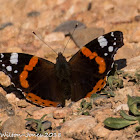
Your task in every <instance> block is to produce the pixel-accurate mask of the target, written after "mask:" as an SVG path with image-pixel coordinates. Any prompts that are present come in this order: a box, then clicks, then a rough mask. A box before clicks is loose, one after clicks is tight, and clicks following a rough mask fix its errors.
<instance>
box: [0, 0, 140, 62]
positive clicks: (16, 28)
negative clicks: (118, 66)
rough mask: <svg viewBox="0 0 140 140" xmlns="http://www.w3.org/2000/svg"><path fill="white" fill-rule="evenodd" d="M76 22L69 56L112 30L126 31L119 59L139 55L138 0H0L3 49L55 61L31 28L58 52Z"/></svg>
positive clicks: (69, 46) (0, 34) (1, 46)
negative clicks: (76, 26) (76, 25)
mask: <svg viewBox="0 0 140 140" xmlns="http://www.w3.org/2000/svg"><path fill="white" fill-rule="evenodd" d="M77 22H79V25H78V28H77V30H76V31H75V32H74V34H73V35H72V39H73V40H71V41H70V42H69V43H68V45H67V48H66V51H65V54H64V55H66V56H67V57H70V56H71V55H72V54H74V53H75V52H76V51H77V50H78V47H81V46H83V45H84V44H85V43H87V42H89V41H90V40H92V39H94V38H95V37H98V36H99V35H102V34H104V33H107V32H110V31H113V30H120V31H122V32H123V33H124V43H125V47H122V48H121V49H120V50H119V52H118V53H117V55H116V59H119V58H122V57H123V58H127V59H129V58H132V57H134V56H139V55H140V1H139V0H127V1H123V0H106V1H104V0H0V52H23V53H29V54H33V55H37V56H39V57H43V58H47V59H48V58H49V59H52V60H53V59H54V58H56V55H55V54H54V53H53V52H52V51H51V50H50V49H49V48H48V47H47V46H46V45H45V44H44V43H42V42H41V41H40V40H38V39H37V37H35V36H34V35H33V34H32V31H34V32H36V34H37V35H38V36H40V37H41V38H42V39H43V40H44V41H45V42H46V43H47V44H49V45H50V46H51V47H52V48H53V49H55V50H56V51H57V52H59V51H62V50H63V48H64V47H65V45H66V43H67V41H68V39H69V32H70V33H71V32H72V31H73V30H74V26H75V24H76V23H77ZM77 46H78V47H77Z"/></svg>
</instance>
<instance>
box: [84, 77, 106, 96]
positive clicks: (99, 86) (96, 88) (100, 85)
mask: <svg viewBox="0 0 140 140" xmlns="http://www.w3.org/2000/svg"><path fill="white" fill-rule="evenodd" d="M106 79H107V78H106V77H105V78H104V79H101V80H99V81H98V82H97V84H96V85H95V86H94V87H93V90H92V91H91V92H89V93H88V94H87V95H86V97H90V96H91V95H92V94H93V93H96V92H97V91H100V90H101V89H102V88H103V87H104V86H105V85H106ZM86 97H85V98H86Z"/></svg>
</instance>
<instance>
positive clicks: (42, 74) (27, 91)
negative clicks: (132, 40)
mask: <svg viewBox="0 0 140 140" xmlns="http://www.w3.org/2000/svg"><path fill="white" fill-rule="evenodd" d="M123 45H124V44H123V33H122V32H120V31H112V32H110V33H107V34H105V35H102V36H100V37H98V38H96V39H94V40H92V41H91V42H89V43H88V44H86V45H85V46H83V47H82V48H81V49H80V50H79V51H78V52H77V53H76V54H74V55H73V56H72V57H71V59H70V60H69V61H67V60H66V58H65V57H64V56H63V54H62V53H61V52H59V53H58V56H57V58H56V63H55V64H54V63H52V62H50V61H48V60H45V59H43V58H39V57H37V56H33V55H29V54H24V53H0V71H3V72H4V73H5V74H6V75H8V76H9V77H10V79H11V81H12V86H9V88H7V89H10V90H7V92H12V91H15V90H17V91H20V92H21V93H22V94H23V95H24V97H25V98H26V99H27V100H28V101H30V102H32V103H34V104H36V105H39V106H59V105H62V106H63V105H65V100H68V99H71V100H72V101H78V100H80V99H81V98H85V97H90V96H91V95H92V94H94V93H96V92H98V91H100V90H101V89H102V88H104V87H105V85H106V82H107V75H108V73H109V71H110V70H111V68H112V67H113V63H114V55H115V54H116V52H117V50H118V49H119V48H121V47H122V46H123ZM13 87H14V88H13ZM5 89H6V88H5Z"/></svg>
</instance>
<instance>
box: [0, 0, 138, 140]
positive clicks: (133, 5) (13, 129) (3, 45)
mask: <svg viewBox="0 0 140 140" xmlns="http://www.w3.org/2000/svg"><path fill="white" fill-rule="evenodd" d="M75 20H76V21H79V25H80V26H79V27H80V28H79V29H77V30H76V31H75V33H74V35H73V36H72V37H73V40H71V41H70V42H69V43H68V45H67V47H66V50H65V53H64V55H65V56H66V58H67V59H69V58H70V57H71V56H72V55H73V54H74V53H76V52H77V51H78V50H79V48H78V47H82V46H83V45H84V44H86V43H87V42H89V41H90V40H92V39H94V38H96V37H98V36H100V35H102V34H104V33H108V32H110V31H115V30H119V31H122V32H123V35H124V46H123V47H122V48H120V49H119V50H118V52H117V54H116V55H115V60H116V63H117V64H118V67H119V69H121V70H123V71H124V72H125V73H129V74H130V75H131V77H132V79H133V80H132V79H130V77H127V76H126V77H125V76H122V75H121V74H120V75H119V77H120V79H122V80H123V85H124V86H123V88H119V87H118V88H117V90H115V91H114V92H115V96H114V97H110V98H107V97H104V96H103V97H101V98H97V99H96V100H92V105H91V106H92V108H91V109H90V110H88V109H87V111H88V113H89V114H88V116H86V115H83V112H82V111H83V110H81V107H80V104H81V101H82V99H81V100H80V101H78V102H76V103H73V104H72V105H71V106H68V107H64V108H55V107H46V108H41V107H37V106H35V105H33V104H31V103H29V102H27V101H26V100H25V99H19V98H17V97H16V96H15V94H13V93H11V94H7V93H6V92H5V91H4V90H3V88H0V94H1V95H0V101H1V102H0V122H1V123H0V132H1V133H0V139H2V138H1V134H7V135H8V134H23V135H22V136H21V135H15V136H14V137H18V138H19V139H21V140H22V139H23V140H24V139H25V138H28V140H30V139H36V140H40V139H41V140H43V139H50V138H52V139H53V140H57V139H58V140H59V139H64V140H74V139H79V140H89V139H93V140H97V139H99V140H115V139H117V140H128V139H129V140H130V139H136V140H138V139H140V132H136V131H135V127H136V126H138V123H136V124H134V125H130V126H128V127H125V128H124V129H120V130H112V129H108V128H107V127H105V126H104V123H103V122H104V120H105V119H106V118H108V117H119V118H120V113H119V111H120V110H121V109H123V110H125V111H127V112H128V111H129V108H128V105H127V95H128V94H129V95H130V96H139V97H140V86H139V84H138V83H137V81H134V80H136V77H135V76H134V75H135V72H137V71H138V70H140V1H139V0H127V1H122V0H113V1H112V0H106V1H104V0H94V1H92V0H86V1H83V0H52V1H51V0H43V1H42V0H35V1H34V0H12V1H11V0H4V1H2V0H1V1H0V53H4V52H20V53H21V52H22V53H28V54H32V55H36V56H38V57H42V58H45V59H48V60H50V61H53V62H55V59H56V57H57V56H56V54H55V53H54V52H53V51H51V50H50V49H49V48H48V47H47V46H46V45H45V44H44V43H43V42H42V41H40V40H39V39H38V38H37V37H36V36H34V35H33V34H32V31H34V32H36V34H37V35H38V36H39V37H41V38H42V39H43V40H44V41H45V42H46V43H47V44H48V45H49V46H51V47H52V48H53V49H54V50H55V51H56V52H60V51H63V49H64V47H65V46H66V44H67V42H68V40H69V36H66V35H67V34H68V33H69V32H71V33H72V31H73V28H74V26H73V23H71V22H68V23H67V25H68V26H67V27H65V28H66V29H65V28H63V29H62V27H64V25H63V24H62V23H65V22H67V21H75ZM74 23H75V22H74ZM60 25H63V26H62V27H61V26H60ZM53 31H59V32H53ZM60 31H62V32H60ZM77 46H78V47H77ZM0 82H1V84H3V85H6V86H8V85H10V80H9V79H8V77H7V76H5V75H4V74H3V73H0ZM4 101H5V102H4ZM86 101H87V102H91V100H90V99H88V98H87V99H86ZM1 103H2V104H1ZM8 105H10V108H8V109H7V106H8ZM78 108H79V110H80V111H79V110H78ZM7 112H10V113H7ZM11 112H12V113H11ZM13 112H14V113H13ZM9 114H10V115H9ZM45 114H47V116H45V118H44V119H43V120H44V121H46V120H47V121H48V122H44V124H43V127H44V128H46V129H47V128H49V129H47V131H46V137H44V136H42V137H41V136H40V137H38V136H36V135H35V134H36V132H37V124H36V123H34V121H33V120H32V121H31V120H30V121H29V120H28V121H25V119H26V118H33V119H40V118H41V117H42V116H43V115H45ZM25 128H26V129H25ZM27 134H28V136H27V137H26V136H25V135H27ZM31 134H34V136H32V137H30V136H31ZM15 139H16V138H15Z"/></svg>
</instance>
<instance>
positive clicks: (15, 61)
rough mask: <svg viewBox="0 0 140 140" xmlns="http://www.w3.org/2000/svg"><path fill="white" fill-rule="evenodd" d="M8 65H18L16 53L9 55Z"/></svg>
mask: <svg viewBox="0 0 140 140" xmlns="http://www.w3.org/2000/svg"><path fill="white" fill-rule="evenodd" d="M10 63H11V64H17V63H18V53H12V54H11V57H10Z"/></svg>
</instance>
